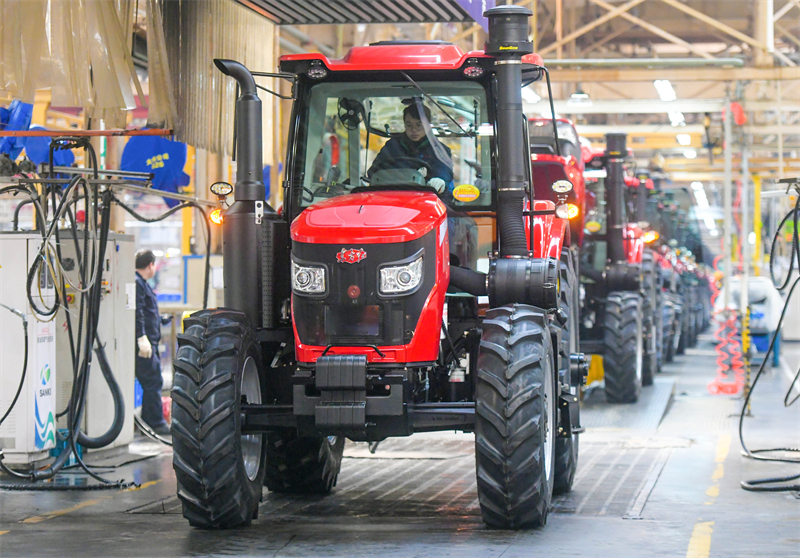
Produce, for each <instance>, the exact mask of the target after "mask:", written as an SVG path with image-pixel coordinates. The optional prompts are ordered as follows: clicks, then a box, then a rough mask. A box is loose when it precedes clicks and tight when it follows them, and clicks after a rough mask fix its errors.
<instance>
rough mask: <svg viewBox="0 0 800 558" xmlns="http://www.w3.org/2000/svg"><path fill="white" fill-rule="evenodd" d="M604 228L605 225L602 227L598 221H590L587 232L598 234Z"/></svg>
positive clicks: (587, 224)
mask: <svg viewBox="0 0 800 558" xmlns="http://www.w3.org/2000/svg"><path fill="white" fill-rule="evenodd" d="M602 228H603V225H601V224H600V223H598V222H597V221H589V222H588V223H586V230H587V231H589V232H590V233H596V232H597V231H599V230H600V229H602Z"/></svg>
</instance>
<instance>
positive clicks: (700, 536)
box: [686, 521, 714, 558]
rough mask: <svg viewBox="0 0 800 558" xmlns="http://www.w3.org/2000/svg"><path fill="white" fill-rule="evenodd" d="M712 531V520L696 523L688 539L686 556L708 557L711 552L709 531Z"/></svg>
mask: <svg viewBox="0 0 800 558" xmlns="http://www.w3.org/2000/svg"><path fill="white" fill-rule="evenodd" d="M713 531H714V522H713V521H708V522H706V523H697V524H696V525H695V526H694V530H693V531H692V538H691V539H689V548H688V549H687V550H686V558H708V555H709V554H710V553H711V533H712V532H713Z"/></svg>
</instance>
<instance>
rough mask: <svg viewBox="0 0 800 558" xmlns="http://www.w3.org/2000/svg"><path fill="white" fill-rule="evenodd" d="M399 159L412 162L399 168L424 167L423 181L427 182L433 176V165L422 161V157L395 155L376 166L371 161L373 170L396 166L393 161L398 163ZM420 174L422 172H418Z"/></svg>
mask: <svg viewBox="0 0 800 558" xmlns="http://www.w3.org/2000/svg"><path fill="white" fill-rule="evenodd" d="M401 161H403V162H408V163H413V165H411V166H406V165H403V166H402V167H400V168H404V169H418V168H420V167H422V168H424V169H425V175H424V176H423V178H424V179H425V182H427V181H428V180H430V179H431V178H433V167H432V166H431V165H430V163H428V162H427V161H423V160H422V159H417V158H416V157H395V158H393V159H385V160H384V161H382V162H381V163H379V164H378V165H377V166H374V163H373V168H374V169H375V170H381V169H387V168H397V166H396V165H395V164H394V163H398V162H401ZM420 174H422V173H420Z"/></svg>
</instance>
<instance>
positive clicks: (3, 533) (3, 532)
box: [0, 531, 11, 536]
mask: <svg viewBox="0 0 800 558" xmlns="http://www.w3.org/2000/svg"><path fill="white" fill-rule="evenodd" d="M10 532H11V531H0V536H3V535H5V534H6V533H10Z"/></svg>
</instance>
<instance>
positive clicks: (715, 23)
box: [661, 0, 767, 50]
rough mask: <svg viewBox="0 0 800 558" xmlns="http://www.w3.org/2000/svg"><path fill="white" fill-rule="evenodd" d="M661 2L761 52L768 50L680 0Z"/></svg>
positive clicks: (765, 46) (664, 0)
mask: <svg viewBox="0 0 800 558" xmlns="http://www.w3.org/2000/svg"><path fill="white" fill-rule="evenodd" d="M661 1H662V2H664V3H665V4H667V5H669V6H672V7H673V8H675V9H676V10H680V11H682V12H683V13H685V14H688V15H690V16H692V17H693V18H695V19H699V20H700V21H702V22H704V23H707V24H708V25H710V26H711V27H714V28H715V29H718V30H720V31H722V32H723V33H727V34H728V35H730V36H731V37H734V38H736V39H739V40H740V41H742V42H743V43H747V44H748V45H750V46H753V47H755V48H759V49H761V50H767V45H765V44H762V43H760V42H758V41H757V40H755V39H754V38H753V37H749V36H747V35H745V34H744V33H742V32H740V31H737V30H736V29H734V28H733V27H729V26H727V25H725V24H724V23H722V22H720V21H717V20H716V19H714V18H713V17H710V16H707V15H706V14H704V13H703V12H699V11H697V10H695V9H694V8H690V7H689V6H687V5H686V4H681V3H680V2H678V0H661Z"/></svg>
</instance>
